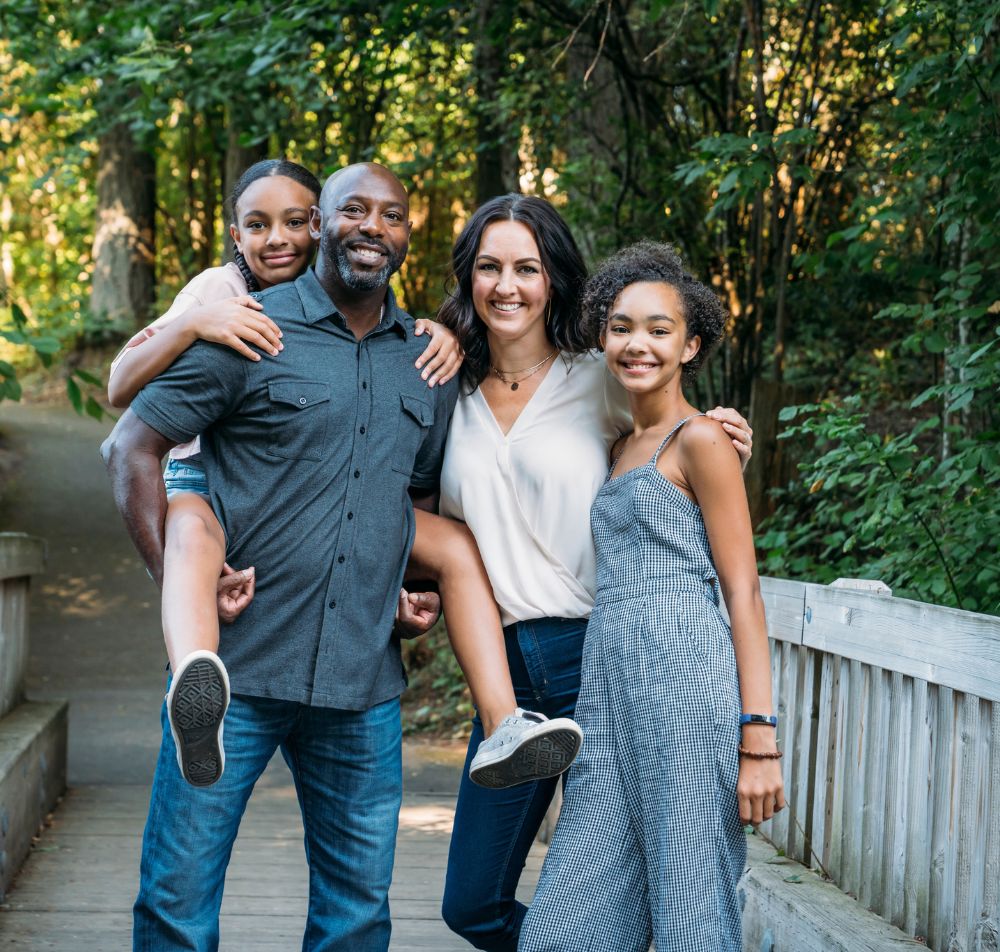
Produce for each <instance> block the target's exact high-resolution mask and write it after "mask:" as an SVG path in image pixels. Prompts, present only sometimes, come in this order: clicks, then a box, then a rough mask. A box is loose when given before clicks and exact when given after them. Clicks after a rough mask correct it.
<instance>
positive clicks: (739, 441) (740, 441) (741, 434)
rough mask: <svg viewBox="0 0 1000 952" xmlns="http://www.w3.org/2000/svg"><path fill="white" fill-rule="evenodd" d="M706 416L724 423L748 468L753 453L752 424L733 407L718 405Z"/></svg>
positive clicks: (741, 460) (742, 462)
mask: <svg viewBox="0 0 1000 952" xmlns="http://www.w3.org/2000/svg"><path fill="white" fill-rule="evenodd" d="M705 416H707V417H708V418H709V419H710V420H715V421H716V422H717V423H721V424H722V429H724V430H725V431H726V435H727V436H728V437H729V438H730V439H731V440H732V441H733V446H735V447H736V452H737V453H739V454H740V465H741V466H742V467H743V469H746V468H747V463H749V462H750V457H751V456H752V455H753V430H752V429H750V424H749V423H747V421H746V420H744V419H743V417H742V416H740V415H739V413H737V412H736V411H735V410H734V409H733V408H732V407H716V408H715V409H714V410H709V411H708V412H707V413H706V414H705Z"/></svg>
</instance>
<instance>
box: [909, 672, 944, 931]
mask: <svg viewBox="0 0 1000 952" xmlns="http://www.w3.org/2000/svg"><path fill="white" fill-rule="evenodd" d="M936 696H937V688H936V687H933V688H928V685H927V682H926V681H921V680H914V681H913V701H912V715H911V718H910V735H909V748H910V773H909V780H908V784H907V788H908V789H907V795H908V797H909V802H908V804H907V810H906V812H907V820H908V822H907V828H906V856H905V859H904V861H903V868H904V870H905V873H906V875H905V880H904V900H903V929H904V931H906V932H908V933H909V934H910V935H918V936H926V935H927V915H928V903H929V902H930V875H931V863H930V856H929V855H928V849H929V845H930V842H931V812H930V809H929V807H928V804H929V802H930V799H931V796H932V793H931V790H932V784H931V756H932V751H931V716H930V709H931V708H930V705H932V704H933V703H934V700H936Z"/></svg>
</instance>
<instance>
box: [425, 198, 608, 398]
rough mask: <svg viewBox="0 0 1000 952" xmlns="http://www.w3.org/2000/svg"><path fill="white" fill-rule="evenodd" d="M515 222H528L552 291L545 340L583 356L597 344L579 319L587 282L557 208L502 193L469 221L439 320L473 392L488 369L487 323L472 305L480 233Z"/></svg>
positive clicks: (460, 239) (457, 246)
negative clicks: (457, 349)
mask: <svg viewBox="0 0 1000 952" xmlns="http://www.w3.org/2000/svg"><path fill="white" fill-rule="evenodd" d="M498 221H516V222H520V223H521V224H522V225H525V226H527V228H528V229H529V230H530V231H531V234H532V235H533V236H534V238H535V241H536V243H537V244H538V253H539V255H540V256H541V259H542V267H543V268H544V269H545V273H546V275H548V278H549V285H550V288H551V292H552V298H551V311H550V316H549V320H548V322H547V323H546V325H545V333H546V335H547V336H548V339H549V341H550V342H551V343H552V344H553V345H555V346H556V347H558V348H559V350H560V351H562V352H563V353H564V354H582V353H584V352H586V351H588V350H593V349H594V348H595V347H596V346H597V337H596V336H595V335H594V334H592V333H591V332H590V331H589V330H587V328H586V327H585V326H584V324H583V322H582V320H581V319H580V295H581V293H582V292H583V286H584V283H585V282H586V280H587V266H586V265H585V264H584V262H583V256H582V255H581V254H580V250H579V248H577V246H576V241H575V240H574V239H573V235H572V233H571V232H570V230H569V226H568V225H567V224H566V222H564V221H563V219H562V217H561V216H560V214H559V212H557V211H556V210H555V209H554V208H553V207H552V205H550V204H549V203H548V202H547V201H545V199H543V198H535V197H534V196H533V195H518V194H516V193H511V194H509V195H500V196H498V197H496V198H491V199H490V200H489V201H488V202H486V203H484V204H483V205H481V206H480V207H479V208H478V209H477V210H476V212H475V213H474V214H473V216H472V217H471V218H470V219H469V221H468V223H467V224H466V226H465V227H464V228H463V229H462V233H461V234H460V235H459V236H458V238H457V239H456V241H455V247H454V248H452V252H451V262H452V267H451V274H450V275H449V277H448V283H447V285H446V287H447V292H448V293H447V296H446V297H445V300H444V302H443V303H442V305H441V307H440V309H439V310H438V315H437V319H438V320H439V321H440V322H441V323H442V324H444V326H445V327H448V328H450V329H451V330H452V331H453V332H454V333H455V336H456V337H457V338H458V342H459V344H460V345H461V346H462V349H463V350H464V351H465V363H464V364H463V365H462V381H463V383H464V385H465V388H466V389H467V390H470V391H471V390H475V388H476V387H478V386H479V384H480V383H482V382H483V379H484V378H485V377H486V375H487V374H488V373H489V371H490V348H489V343H488V341H487V337H486V325H485V324H484V323H483V321H482V319H481V318H480V317H479V316H478V315H477V314H476V309H475V307H474V306H473V303H472V278H473V274H474V272H475V267H476V256H477V255H478V254H479V246H480V244H481V243H482V240H483V233H484V232H485V231H486V229H487V228H488V227H489V226H490V225H492V224H493V223H494V222H498Z"/></svg>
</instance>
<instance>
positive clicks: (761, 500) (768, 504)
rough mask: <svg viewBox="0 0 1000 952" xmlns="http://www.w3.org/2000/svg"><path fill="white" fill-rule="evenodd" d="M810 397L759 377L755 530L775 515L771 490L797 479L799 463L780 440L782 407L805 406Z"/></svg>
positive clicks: (751, 472) (752, 493)
mask: <svg viewBox="0 0 1000 952" xmlns="http://www.w3.org/2000/svg"><path fill="white" fill-rule="evenodd" d="M808 399H809V398H808V395H807V394H806V392H805V391H804V390H803V389H802V388H801V387H796V386H794V385H793V384H787V383H779V382H777V381H774V380H768V379H767V378H765V377H758V378H757V379H756V380H755V381H754V383H753V390H752V391H751V396H750V425H751V426H752V427H753V456H751V457H750V463H749V465H748V466H747V471H746V487H747V496H748V497H749V499H750V518H751V520H752V521H753V525H754V528H755V529H756V528H757V526H759V525H760V523H761V521H762V520H763V519H765V518H766V517H767V516H769V515H771V514H772V513H773V512H774V500H773V499H771V497H770V495H769V490H771V489H776V488H777V487H779V486H786V485H788V483H789V481H790V480H791V479H792V478H793V477H794V476H795V474H796V469H795V461H794V459H792V454H789V453H786V452H785V443H784V442H783V441H782V440H779V439H778V432H779V431H780V429H781V425H780V422H779V420H778V413H779V412H780V411H781V408H782V407H786V406H790V405H792V404H799V403H804V402H806V401H807V400H808Z"/></svg>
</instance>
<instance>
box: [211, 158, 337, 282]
mask: <svg viewBox="0 0 1000 952" xmlns="http://www.w3.org/2000/svg"><path fill="white" fill-rule="evenodd" d="M273 175H281V176H283V177H284V178H289V179H291V180H292V181H293V182H298V183H299V185H302V186H304V187H305V188H307V189H309V191H310V192H312V193H313V194H314V195H315V196H316V201H317V202H318V201H319V195H320V192H321V191H322V186H321V185H320V184H319V179H317V178H316V176H315V175H313V174H312V172H310V171H309V170H308V169H307V168H304V167H303V166H301V165H299V164H298V163H297V162H290V161H289V160H288V159H263V160H262V161H260V162H255V163H254V164H253V165H251V166H250V168H248V169H247V170H246V171H245V172H244V173H243V174H242V175H241V176H240V177H239V179H238V180H237V182H236V184H235V185H234V186H233V191H232V194H231V195H230V196H229V213H230V216H231V217H232V221H233V224H234V225H236V203H237V202H238V201H239V200H240V199H241V198H242V197H243V193H244V192H245V191H246V190H247V189H248V188H249V187H250V186H251V185H253V183H254V182H256V181H258V180H259V179H262V178H270V177H271V176H273ZM237 227H239V226H238V225H237ZM233 262H234V263H235V264H236V267H237V268H239V269H240V274H242V275H243V280H244V281H246V283H247V290H249V291H259V290H260V283H259V282H258V281H257V275H255V274H254V273H253V271H251V270H250V265H249V264H248V263H247V259H246V258H244V257H243V252H242V251H240V249H239V248H236V247H234V248H233Z"/></svg>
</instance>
